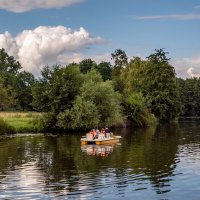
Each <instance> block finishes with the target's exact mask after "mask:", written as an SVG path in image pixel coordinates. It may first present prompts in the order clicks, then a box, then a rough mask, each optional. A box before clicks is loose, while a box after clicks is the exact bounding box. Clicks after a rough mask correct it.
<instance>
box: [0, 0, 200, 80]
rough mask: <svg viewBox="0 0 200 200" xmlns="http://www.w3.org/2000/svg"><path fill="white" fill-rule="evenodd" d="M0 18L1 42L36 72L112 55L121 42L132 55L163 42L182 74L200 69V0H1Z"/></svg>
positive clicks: (157, 47)
mask: <svg viewBox="0 0 200 200" xmlns="http://www.w3.org/2000/svg"><path fill="white" fill-rule="evenodd" d="M0 19H1V20H0V48H5V49H6V51H7V52H8V53H9V54H11V55H13V56H15V58H16V59H18V60H19V61H20V62H21V63H22V66H23V67H24V69H26V70H28V71H31V72H33V73H34V74H38V73H39V71H40V69H41V68H42V66H44V65H47V64H49V65H51V64H55V63H61V64H67V63H70V62H72V61H76V62H79V61H81V60H82V59H84V58H92V59H94V60H95V61H96V62H100V61H102V60H106V61H110V54H111V53H112V52H114V51H115V50H116V49H118V48H121V49H123V50H124V51H125V52H126V53H127V55H128V56H129V57H130V58H131V57H133V56H140V57H142V58H145V57H146V56H148V55H149V54H151V53H153V52H154V49H159V48H165V50H166V51H167V52H169V57H170V58H171V64H172V65H173V66H174V67H175V70H176V72H177V75H178V76H181V77H184V78H185V77H189V76H195V75H196V76H198V75H199V74H200V43H199V35H200V0H123V1H122V0H34V1H33V0H26V1H24V0H18V1H16V0H1V1H0ZM81 27H82V28H81Z"/></svg>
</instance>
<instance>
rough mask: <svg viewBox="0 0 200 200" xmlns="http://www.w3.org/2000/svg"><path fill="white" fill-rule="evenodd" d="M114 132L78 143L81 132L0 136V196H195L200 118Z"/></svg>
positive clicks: (159, 199)
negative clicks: (100, 140) (99, 141)
mask: <svg viewBox="0 0 200 200" xmlns="http://www.w3.org/2000/svg"><path fill="white" fill-rule="evenodd" d="M115 133H116V134H117V135H121V136H122V139H121V141H120V143H119V144H116V145H114V146H110V145H106V146H98V145H97V146H95V145H85V146H81V144H80V137H81V134H67V135H62V136H61V135H59V136H45V135H30V134H27V135H16V136H14V137H6V138H4V139H0V199H6V200H8V199H15V200H18V199H23V200H26V199H34V200H35V199H44V200H45V199H48V200H49V199H115V200H117V199H134V200H140V199H145V200H148V199H150V200H154V199H155V200H180V199H181V200H190V199H192V200H199V199H200V121H198V120H195V121H194V120H187V119H185V120H183V121H181V122H179V123H173V124H170V125H160V126H157V127H149V128H145V129H144V128H139V129H136V128H133V129H116V130H115Z"/></svg>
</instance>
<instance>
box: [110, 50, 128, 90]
mask: <svg viewBox="0 0 200 200" xmlns="http://www.w3.org/2000/svg"><path fill="white" fill-rule="evenodd" d="M111 57H112V59H113V61H114V66H113V70H112V81H113V85H114V88H115V90H116V91H119V92H120V93H122V91H123V89H124V85H123V82H122V81H121V79H120V75H121V72H122V69H123V68H124V67H126V65H127V64H128V57H127V55H126V53H125V51H123V50H121V49H116V50H115V52H114V53H111Z"/></svg>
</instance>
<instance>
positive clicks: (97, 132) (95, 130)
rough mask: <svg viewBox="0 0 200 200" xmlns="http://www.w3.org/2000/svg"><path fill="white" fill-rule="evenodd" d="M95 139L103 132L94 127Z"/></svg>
mask: <svg viewBox="0 0 200 200" xmlns="http://www.w3.org/2000/svg"><path fill="white" fill-rule="evenodd" d="M94 133H95V134H94V139H97V138H98V136H99V134H100V133H101V132H100V131H99V129H98V128H96V129H94Z"/></svg>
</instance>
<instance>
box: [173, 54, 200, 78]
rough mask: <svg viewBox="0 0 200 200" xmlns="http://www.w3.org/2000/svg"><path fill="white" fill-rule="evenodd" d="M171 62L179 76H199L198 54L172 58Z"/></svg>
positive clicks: (199, 57) (199, 60) (199, 62)
mask: <svg viewBox="0 0 200 200" xmlns="http://www.w3.org/2000/svg"><path fill="white" fill-rule="evenodd" d="M171 64H172V65H173V66H174V67H175V70H176V73H177V75H178V76H179V77H182V78H192V77H200V76H199V75H200V56H195V57H188V58H176V59H172V60H171Z"/></svg>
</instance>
